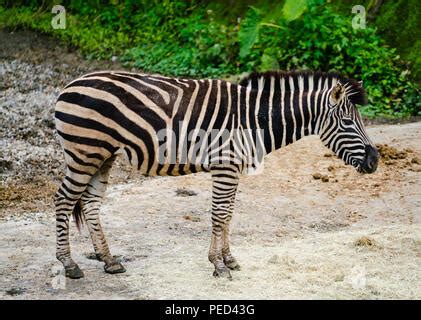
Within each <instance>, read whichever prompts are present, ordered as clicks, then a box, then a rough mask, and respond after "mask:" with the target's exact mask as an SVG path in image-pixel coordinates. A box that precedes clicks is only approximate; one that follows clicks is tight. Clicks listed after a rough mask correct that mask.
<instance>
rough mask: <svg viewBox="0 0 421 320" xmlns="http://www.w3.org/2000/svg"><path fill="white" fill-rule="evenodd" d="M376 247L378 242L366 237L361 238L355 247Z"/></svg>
mask: <svg viewBox="0 0 421 320" xmlns="http://www.w3.org/2000/svg"><path fill="white" fill-rule="evenodd" d="M375 245H376V242H375V241H374V239H371V238H369V237H366V236H364V237H361V238H359V239H357V240H356V241H355V242H354V246H356V247H374V246H375Z"/></svg>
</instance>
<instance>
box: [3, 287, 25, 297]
mask: <svg viewBox="0 0 421 320" xmlns="http://www.w3.org/2000/svg"><path fill="white" fill-rule="evenodd" d="M25 292H26V289H25V288H11V289H9V290H6V294H7V295H9V296H18V295H21V294H23V293H25Z"/></svg>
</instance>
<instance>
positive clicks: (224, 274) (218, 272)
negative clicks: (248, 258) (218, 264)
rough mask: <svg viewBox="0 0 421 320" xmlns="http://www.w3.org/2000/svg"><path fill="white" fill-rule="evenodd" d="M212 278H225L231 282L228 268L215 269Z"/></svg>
mask: <svg viewBox="0 0 421 320" xmlns="http://www.w3.org/2000/svg"><path fill="white" fill-rule="evenodd" d="M213 276H214V277H215V278H227V279H229V280H232V276H231V272H230V271H229V269H228V268H218V269H215V271H214V272H213Z"/></svg>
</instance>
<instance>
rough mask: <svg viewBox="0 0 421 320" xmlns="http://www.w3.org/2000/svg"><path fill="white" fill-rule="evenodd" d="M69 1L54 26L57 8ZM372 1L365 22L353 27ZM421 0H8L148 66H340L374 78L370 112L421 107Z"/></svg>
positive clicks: (6, 17)
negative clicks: (357, 15)
mask: <svg viewBox="0 0 421 320" xmlns="http://www.w3.org/2000/svg"><path fill="white" fill-rule="evenodd" d="M55 4H61V5H63V6H64V7H65V8H66V28H65V29H53V28H52V26H51V19H52V17H53V16H54V15H53V14H52V13H51V8H52V7H53V5H55ZM357 4H360V5H363V6H364V7H365V9H366V14H367V21H366V28H365V29H354V28H352V19H353V18H354V17H355V14H353V13H352V7H353V6H354V5H357ZM420 6H421V2H420V1H419V0H397V1H391V0H385V1H382V0H358V1H355V0H354V1H353V0H338V1H327V0H326V1H323V0H282V1H273V0H272V1H270V0H254V1H253V0H244V1H235V0H217V1H204V0H191V1H180V0H175V1H169V0H164V1H158V0H139V1H134V0H125V1H117V0H109V1H105V0H103V1H100V0H96V1H82V0H74V1H68V0H62V1H50V0H43V1H41V0H38V1H37V0H26V1H25V0H16V1H15V0H0V28H6V29H8V30H12V31H13V30H16V29H22V28H26V29H32V30H36V31H38V32H41V33H45V34H48V35H51V36H54V37H57V38H59V39H61V40H62V41H63V43H65V44H66V45H67V46H69V47H70V48H77V49H78V50H80V51H81V52H82V53H83V54H84V55H85V56H86V57H87V58H88V59H118V60H120V61H121V62H122V63H123V64H124V65H126V66H127V67H136V68H139V69H142V70H144V71H146V72H158V73H162V74H165V75H174V76H189V77H223V78H229V79H231V80H234V81H235V79H236V78H237V79H238V77H236V76H238V75H241V74H243V73H245V72H250V71H254V70H258V71H266V70H273V69H287V70H290V69H313V70H322V71H333V70H334V71H338V72H340V73H343V74H344V75H346V76H348V77H352V78H356V79H361V80H363V81H364V86H365V88H366V89H367V91H368V95H369V104H368V105H367V106H364V107H361V111H362V113H363V114H364V115H365V116H366V117H386V118H408V117H411V116H420V115H421V102H420V99H419V85H420V79H421V58H420V30H421V27H420V21H419V19H418V17H419V12H420Z"/></svg>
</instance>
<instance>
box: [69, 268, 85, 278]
mask: <svg viewBox="0 0 421 320" xmlns="http://www.w3.org/2000/svg"><path fill="white" fill-rule="evenodd" d="M65 270H66V277H68V278H70V279H80V278H83V277H84V274H83V271H82V270H81V269H80V268H79V266H78V265H75V266H74V267H71V268H70V267H68V268H65Z"/></svg>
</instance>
